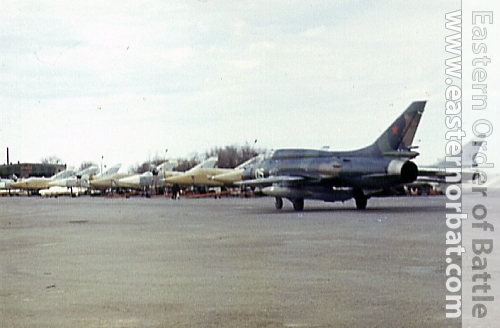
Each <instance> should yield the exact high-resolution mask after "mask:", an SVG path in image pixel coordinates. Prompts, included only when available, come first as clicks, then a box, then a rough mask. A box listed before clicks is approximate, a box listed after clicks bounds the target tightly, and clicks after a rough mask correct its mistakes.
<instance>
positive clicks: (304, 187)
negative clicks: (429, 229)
mask: <svg viewBox="0 0 500 328" xmlns="http://www.w3.org/2000/svg"><path fill="white" fill-rule="evenodd" d="M425 104H426V102H425V101H416V102H413V103H412V104H411V105H410V106H409V107H408V108H407V109H406V110H405V111H404V112H403V114H401V116H399V117H398V118H397V119H396V120H395V121H394V123H392V124H391V125H390V126H389V127H388V128H387V130H386V131H385V132H384V133H383V134H382V135H381V136H380V137H379V138H378V139H377V140H376V141H375V142H374V143H373V144H372V145H370V146H367V147H365V148H362V149H358V150H353V151H325V150H312V149H279V150H275V151H274V152H272V153H271V154H269V155H267V156H265V157H264V159H263V160H261V161H259V162H257V163H254V164H253V165H250V166H248V167H246V168H245V170H244V172H243V174H242V178H243V181H240V182H237V183H236V184H239V185H247V186H259V187H262V188H263V189H262V192H263V193H264V194H266V195H269V196H274V197H275V198H276V203H275V206H276V208H277V209H281V208H282V207H283V198H287V199H288V200H290V201H291V202H292V204H293V208H294V209H295V210H296V211H302V210H303V208H304V199H316V200H323V201H325V202H335V201H345V200H348V199H351V198H354V200H355V201H356V207H357V208H358V209H365V208H366V205H367V200H368V199H369V198H370V197H384V196H392V195H395V194H397V192H396V190H395V188H398V187H401V186H402V185H404V184H407V183H411V182H413V181H415V179H416V178H417V176H418V168H417V165H415V163H413V162H412V161H411V159H412V158H415V157H416V156H418V153H417V152H415V151H412V148H411V144H412V142H413V138H414V136H415V132H416V131H417V127H418V123H419V122H420V118H421V116H422V113H423V111H424V107H425Z"/></svg>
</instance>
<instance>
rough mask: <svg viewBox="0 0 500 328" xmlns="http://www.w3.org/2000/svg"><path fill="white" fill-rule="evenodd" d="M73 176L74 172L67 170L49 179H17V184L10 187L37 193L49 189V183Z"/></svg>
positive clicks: (70, 169) (71, 169)
mask: <svg viewBox="0 0 500 328" xmlns="http://www.w3.org/2000/svg"><path fill="white" fill-rule="evenodd" d="M74 174H75V170H74V169H73V168H68V169H66V170H64V171H61V172H59V173H57V174H55V175H53V176H52V177H50V178H43V177H42V178H39V177H31V178H26V179H19V180H18V181H17V182H14V183H11V184H10V186H11V188H12V189H24V190H29V191H34V192H38V191H39V190H40V189H47V188H49V183H50V182H53V181H56V180H61V179H66V178H69V177H71V176H73V175H74Z"/></svg>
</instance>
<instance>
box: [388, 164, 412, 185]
mask: <svg viewBox="0 0 500 328" xmlns="http://www.w3.org/2000/svg"><path fill="white" fill-rule="evenodd" d="M387 174H388V175H399V176H400V177H401V182H403V183H410V182H413V181H415V180H416V179H417V176H418V167H417V165H416V164H415V163H413V162H411V161H402V160H399V159H394V160H392V161H390V162H389V165H388V166H387Z"/></svg>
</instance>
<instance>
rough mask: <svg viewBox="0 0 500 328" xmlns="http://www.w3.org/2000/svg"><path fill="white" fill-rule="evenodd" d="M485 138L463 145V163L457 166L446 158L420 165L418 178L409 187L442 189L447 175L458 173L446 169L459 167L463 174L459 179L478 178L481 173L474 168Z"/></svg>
mask: <svg viewBox="0 0 500 328" xmlns="http://www.w3.org/2000/svg"><path fill="white" fill-rule="evenodd" d="M483 143H484V141H483V140H470V141H469V142H468V143H466V144H465V145H464V146H463V147H462V163H461V164H462V165H461V167H460V166H457V165H456V164H455V163H454V162H447V161H446V159H442V160H440V161H439V162H438V163H436V164H434V165H427V166H423V165H422V166H420V167H419V169H418V178H417V180H416V181H415V182H413V183H411V184H409V185H408V186H407V187H408V188H416V189H420V190H422V189H432V188H434V189H436V188H437V189H442V188H439V187H441V186H444V185H446V177H452V176H456V175H457V173H452V172H446V169H447V168H448V169H450V168H451V169H459V170H461V171H462V172H461V176H460V177H459V178H458V181H461V182H462V183H467V182H471V181H473V180H475V179H476V178H478V176H479V174H478V173H477V170H476V169H474V168H475V167H476V166H477V163H476V155H477V153H478V152H479V151H480V150H481V147H482V145H483Z"/></svg>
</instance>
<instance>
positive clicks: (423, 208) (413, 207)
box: [245, 202, 445, 215]
mask: <svg viewBox="0 0 500 328" xmlns="http://www.w3.org/2000/svg"><path fill="white" fill-rule="evenodd" d="M444 210H445V205H444V202H443V204H425V205H423V204H408V205H406V204H405V205H400V206H394V205H392V204H391V205H386V206H384V205H383V204H379V205H373V206H371V207H370V206H368V207H367V208H366V209H364V210H358V209H356V207H355V206H354V205H353V206H352V207H348V205H347V206H345V207H339V206H331V207H325V206H322V207H315V206H314V203H311V205H308V206H307V207H305V208H304V210H303V211H294V209H293V207H291V206H289V207H286V206H284V207H283V209H282V210H277V209H275V208H273V207H272V204H270V206H269V207H268V208H258V207H255V208H247V209H246V210H245V211H247V212H249V213H251V214H275V215H279V214H290V213H296V214H300V213H328V212H330V213H356V214H358V215H363V213H366V214H368V213H387V214H397V213H404V214H407V213H439V212H441V211H444Z"/></svg>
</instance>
